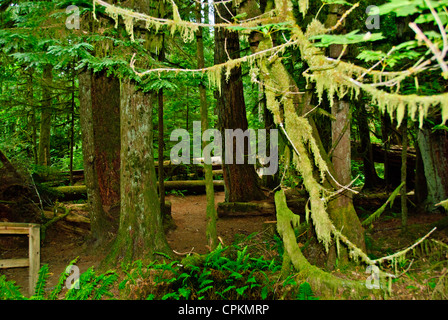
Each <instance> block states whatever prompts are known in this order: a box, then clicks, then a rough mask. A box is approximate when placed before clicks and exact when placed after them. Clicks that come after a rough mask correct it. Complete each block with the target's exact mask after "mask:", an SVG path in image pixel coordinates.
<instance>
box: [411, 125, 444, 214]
mask: <svg viewBox="0 0 448 320" xmlns="http://www.w3.org/2000/svg"><path fill="white" fill-rule="evenodd" d="M417 141H418V146H419V149H420V152H421V155H422V161H423V166H424V171H425V177H426V185H427V189H428V195H427V198H426V201H425V203H426V205H425V206H426V209H427V210H429V211H433V210H435V209H436V208H437V207H435V206H434V205H435V204H437V203H439V202H440V201H443V200H446V199H447V198H448V132H447V131H445V130H435V131H433V132H432V131H431V129H429V128H425V127H423V129H421V130H419V131H418V137H417Z"/></svg>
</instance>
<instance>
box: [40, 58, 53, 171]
mask: <svg viewBox="0 0 448 320" xmlns="http://www.w3.org/2000/svg"><path fill="white" fill-rule="evenodd" d="M52 70H53V67H52V66H51V65H49V64H47V65H45V66H44V71H43V79H44V85H43V87H42V107H41V110H42V111H41V119H40V130H39V149H38V152H37V164H38V165H40V166H49V165H50V133H51V115H52V110H51V108H52V103H51V99H52V98H51V89H50V86H51V83H52V80H53V73H52Z"/></svg>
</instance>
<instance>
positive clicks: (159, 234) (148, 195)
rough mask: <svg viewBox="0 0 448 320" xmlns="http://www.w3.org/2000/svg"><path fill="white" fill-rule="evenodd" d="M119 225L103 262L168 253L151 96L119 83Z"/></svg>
mask: <svg viewBox="0 0 448 320" xmlns="http://www.w3.org/2000/svg"><path fill="white" fill-rule="evenodd" d="M120 91H121V100H120V119H121V155H120V159H121V175H120V191H121V208H120V225H119V229H118V234H117V237H116V239H115V243H114V245H113V248H112V251H111V253H110V254H109V256H108V257H107V258H106V260H105V262H106V263H114V262H117V261H118V260H121V259H122V260H123V261H125V262H131V261H134V260H135V259H147V258H149V259H152V258H154V254H155V252H163V253H166V254H170V250H169V246H168V243H167V240H166V237H165V234H164V232H163V224H162V215H161V212H160V204H159V198H158V196H157V179H156V171H155V166H154V154H153V124H152V110H153V106H152V105H153V104H152V102H153V101H151V100H152V96H150V95H149V94H145V93H143V91H139V90H136V87H135V84H134V83H131V82H129V81H127V80H122V83H121V90H120Z"/></svg>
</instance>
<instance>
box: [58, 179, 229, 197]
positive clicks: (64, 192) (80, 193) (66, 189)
mask: <svg viewBox="0 0 448 320" xmlns="http://www.w3.org/2000/svg"><path fill="white" fill-rule="evenodd" d="M164 183H165V190H166V191H169V190H181V191H182V190H186V191H187V192H205V180H178V181H165V182H164ZM157 185H158V184H157ZM213 185H214V187H215V190H224V181H223V180H214V181H213ZM51 189H52V190H54V191H56V192H58V193H60V194H61V197H60V200H64V201H70V200H79V199H86V198H87V188H86V186H85V185H79V186H62V187H55V188H51Z"/></svg>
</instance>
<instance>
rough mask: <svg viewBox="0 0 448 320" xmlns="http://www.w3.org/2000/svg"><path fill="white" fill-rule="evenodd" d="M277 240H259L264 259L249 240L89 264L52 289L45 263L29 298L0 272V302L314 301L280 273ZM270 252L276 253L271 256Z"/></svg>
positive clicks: (301, 286)
mask: <svg viewBox="0 0 448 320" xmlns="http://www.w3.org/2000/svg"><path fill="white" fill-rule="evenodd" d="M279 241H280V240H279V239H277V240H276V241H273V242H271V243H270V244H268V243H264V246H265V247H264V250H265V253H267V254H266V256H269V257H265V256H263V255H261V254H260V252H259V248H254V245H253V244H244V243H243V244H241V243H240V244H232V245H230V246H221V245H219V246H218V248H217V249H216V250H214V251H213V252H210V253H208V254H207V255H202V256H196V257H195V256H190V257H187V258H184V259H182V260H171V259H170V258H169V257H167V256H166V257H164V259H163V260H162V261H161V260H158V261H152V262H150V263H148V264H145V263H144V262H143V261H142V260H137V261H134V262H132V263H130V264H122V265H121V268H118V270H109V271H106V272H103V273H100V272H98V271H97V270H95V269H94V268H93V267H91V268H89V269H88V270H87V271H85V272H83V273H81V274H80V276H79V279H78V280H75V279H70V277H71V278H73V277H72V276H73V273H71V272H67V273H66V272H63V273H62V274H61V275H60V277H59V280H58V283H57V285H56V286H54V287H51V288H50V287H49V284H48V279H49V276H50V274H51V273H50V270H49V267H48V265H44V266H43V267H42V268H41V270H40V271H39V279H38V282H37V285H36V290H35V293H34V295H32V296H31V297H28V296H26V295H25V294H24V293H23V292H21V288H19V287H18V286H17V285H16V284H15V283H14V281H7V280H6V277H5V276H1V277H0V300H27V299H31V300H100V299H123V300H125V299H130V300H143V299H148V300H183V299H188V300H202V299H205V300H223V299H224V300H227V299H229V300H249V299H250V300H264V299H298V300H314V299H318V297H316V295H315V293H314V292H313V289H312V288H311V286H310V284H309V283H308V282H305V281H303V282H299V283H298V282H297V281H298V280H297V277H296V275H294V274H287V275H286V276H285V275H283V276H282V274H284V273H282V270H281V269H282V256H281V251H280V254H279V253H278V251H277V249H278V247H279V246H281V244H280V243H278V242H279ZM254 242H255V241H252V243H254ZM274 251H275V252H276V254H275V255H271V253H272V252H274ZM162 256H163V255H162ZM197 257H200V259H195V258H197ZM190 262H191V263H190ZM72 265H76V260H74V261H72V262H71V263H70V265H69V266H72ZM67 270H70V269H67ZM67 280H69V281H68V286H69V287H70V288H67Z"/></svg>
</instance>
